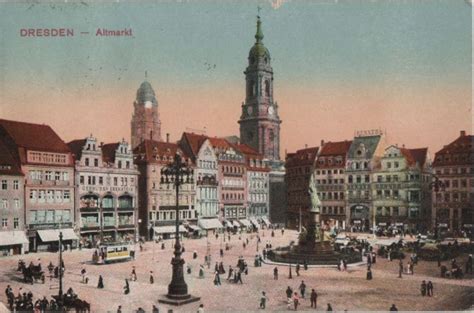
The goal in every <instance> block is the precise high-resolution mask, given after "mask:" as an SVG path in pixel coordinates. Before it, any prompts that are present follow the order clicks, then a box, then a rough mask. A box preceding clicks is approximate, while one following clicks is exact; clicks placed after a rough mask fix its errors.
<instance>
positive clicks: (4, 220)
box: [2, 218, 8, 228]
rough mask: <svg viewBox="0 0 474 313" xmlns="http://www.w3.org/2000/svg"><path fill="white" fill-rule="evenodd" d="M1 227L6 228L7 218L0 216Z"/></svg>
mask: <svg viewBox="0 0 474 313" xmlns="http://www.w3.org/2000/svg"><path fill="white" fill-rule="evenodd" d="M2 227H3V228H7V227H8V219H6V218H2Z"/></svg>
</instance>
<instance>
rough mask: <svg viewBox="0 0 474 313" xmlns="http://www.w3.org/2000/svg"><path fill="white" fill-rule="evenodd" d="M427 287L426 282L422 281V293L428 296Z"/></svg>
mask: <svg viewBox="0 0 474 313" xmlns="http://www.w3.org/2000/svg"><path fill="white" fill-rule="evenodd" d="M426 287H427V286H426V282H425V281H423V282H422V283H421V288H420V291H421V295H422V296H423V297H424V296H426Z"/></svg>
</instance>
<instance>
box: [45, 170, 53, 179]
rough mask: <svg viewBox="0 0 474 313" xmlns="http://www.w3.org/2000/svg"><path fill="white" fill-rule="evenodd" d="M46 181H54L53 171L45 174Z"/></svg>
mask: <svg viewBox="0 0 474 313" xmlns="http://www.w3.org/2000/svg"><path fill="white" fill-rule="evenodd" d="M44 179H46V180H53V172H51V171H46V172H45V177H44Z"/></svg>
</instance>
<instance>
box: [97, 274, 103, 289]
mask: <svg viewBox="0 0 474 313" xmlns="http://www.w3.org/2000/svg"><path fill="white" fill-rule="evenodd" d="M97 288H99V289H104V279H103V278H102V275H99V282H98V283H97Z"/></svg>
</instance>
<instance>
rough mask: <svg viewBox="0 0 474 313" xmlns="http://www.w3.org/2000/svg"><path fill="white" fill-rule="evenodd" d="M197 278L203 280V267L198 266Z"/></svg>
mask: <svg viewBox="0 0 474 313" xmlns="http://www.w3.org/2000/svg"><path fill="white" fill-rule="evenodd" d="M199 278H204V266H203V265H202V264H201V265H199Z"/></svg>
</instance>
